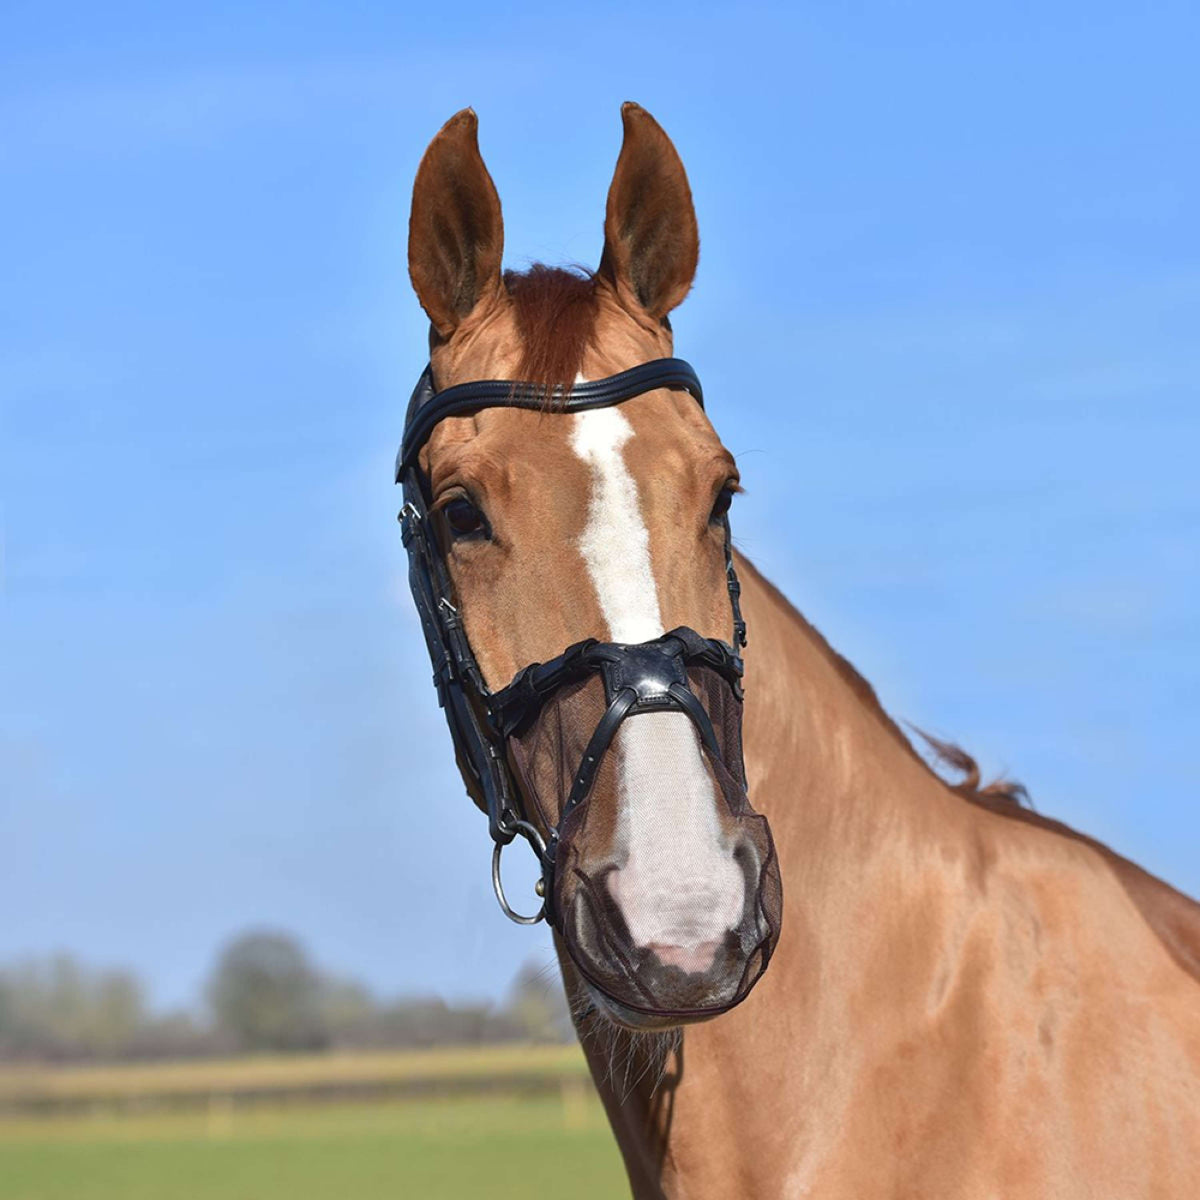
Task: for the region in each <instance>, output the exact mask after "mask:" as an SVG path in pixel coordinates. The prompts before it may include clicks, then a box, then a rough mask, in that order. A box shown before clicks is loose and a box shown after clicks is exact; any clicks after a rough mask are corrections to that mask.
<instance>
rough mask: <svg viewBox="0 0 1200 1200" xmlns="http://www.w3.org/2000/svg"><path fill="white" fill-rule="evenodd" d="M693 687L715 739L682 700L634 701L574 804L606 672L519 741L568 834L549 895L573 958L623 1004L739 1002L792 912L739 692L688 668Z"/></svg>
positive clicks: (523, 763) (539, 816)
mask: <svg viewBox="0 0 1200 1200" xmlns="http://www.w3.org/2000/svg"><path fill="white" fill-rule="evenodd" d="M687 682H688V685H689V688H690V690H691V692H692V693H693V695H694V696H695V697H696V698H697V699H698V700H699V702H700V704H701V705H702V707H703V709H704V713H705V714H706V715H707V717H708V720H709V721H710V722H711V725H712V736H713V739H714V740H715V746H711V745H708V744H706V739H705V737H704V736H703V735H702V732H701V730H700V729H699V727H698V725H697V723H696V721H695V719H694V717H693V716H692V715H690V714H689V713H687V712H686V711H684V710H683V708H682V707H672V708H669V709H664V708H662V707H658V708H655V709H654V710H652V711H646V710H643V709H642V708H638V707H635V708H634V709H633V710H632V711H631V712H630V713H629V715H628V716H626V718H625V719H624V720H623V721H622V722H621V724H620V725H619V726H618V728H617V732H616V734H615V736H614V737H613V739H612V741H611V743H610V745H609V746H608V747H607V749H606V750H605V751H604V752H603V753H602V754H601V755H600V756H599V761H598V764H596V766H595V776H594V778H593V779H592V781H591V786H590V788H589V789H588V790H587V792H586V793H585V794H584V795H583V796H582V798H578V797H577V802H576V803H574V804H573V805H571V806H570V807H567V806H566V798H567V796H568V794H569V793H570V791H571V789H572V786H573V785H574V784H576V782H577V779H578V776H579V773H580V768H581V766H582V765H583V764H584V761H585V757H586V755H587V754H588V752H589V748H591V749H593V750H594V747H592V746H591V742H592V737H593V734H594V732H595V730H596V728H597V725H598V724H599V723H600V721H601V719H602V718H603V716H604V714H605V711H606V709H607V708H608V704H609V702H610V699H611V697H610V696H608V695H606V691H605V685H604V682H603V680H602V679H601V677H600V676H599V675H591V676H589V677H587V678H584V679H582V680H577V681H575V682H573V683H570V684H567V685H565V686H562V687H560V688H559V689H557V690H556V691H555V692H554V694H553V695H552V696H551V697H550V698H549V699H548V700H547V702H546V703H545V704H544V705H543V707H542V708H541V710H540V711H539V712H538V714H537V716H536V717H535V718H534V719H533V720H532V722H531V723H530V724H529V725H528V727H527V728H525V729H523V730H521V731H519V732H517V733H516V734H514V735H513V736H512V737H511V738H510V741H509V754H510V759H511V762H512V765H513V768H514V772H515V774H516V776H517V778H518V780H519V782H520V786H521V791H522V793H523V795H524V797H525V799H526V802H527V804H528V806H529V811H530V813H531V815H533V814H535V815H536V818H535V819H536V820H537V821H538V822H539V823H541V824H542V826H543V827H544V828H545V829H555V828H557V830H558V841H557V846H556V849H555V857H554V872H553V888H552V894H551V895H550V896H549V897H548V898H547V899H548V900H549V906H550V910H551V913H552V915H553V918H554V923H555V925H556V926H557V928H558V930H559V932H560V934H561V935H562V937H563V939H564V941H565V943H566V946H567V949H568V951H569V952H570V955H571V957H572V959H573V960H574V962H575V965H576V966H577V968H578V969H579V971H580V972H581V974H582V975H583V976H584V977H585V978H586V979H587V980H588V981H590V982H591V983H592V984H593V985H594V986H595V987H597V988H598V989H599V990H600V991H601V992H603V993H604V994H605V995H606V996H608V997H609V998H611V999H612V1000H614V1001H616V1002H617V1003H618V1004H620V1005H622V1006H624V1007H626V1008H629V1009H632V1010H634V1011H637V1012H641V1013H646V1014H651V1015H660V1016H703V1015H709V1014H715V1013H718V1012H721V1011H724V1010H725V1009H727V1008H730V1007H732V1006H733V1005H735V1004H737V1003H738V1002H739V1001H740V1000H742V999H743V998H744V997H745V996H746V994H747V993H748V992H749V991H750V989H751V988H752V987H753V985H754V984H755V982H757V980H758V978H759V976H760V975H761V974H762V973H763V971H765V970H766V967H767V963H768V961H769V959H770V956H771V953H772V952H773V950H774V948H775V944H776V942H777V941H778V938H779V929H780V919H781V909H782V894H781V885H780V878H779V864H778V860H777V858H776V855H775V847H774V843H773V842H772V839H771V832H770V828H769V826H768V824H767V820H766V818H765V817H763V816H761V815H760V814H758V813H756V812H755V811H754V810H753V808H752V807H751V806H750V801H749V797H748V795H747V792H746V784H745V778H744V774H745V769H744V766H743V761H742V742H741V715H742V703H741V699H740V696H739V694H738V693H737V692H736V691H735V690H734V687H733V686H732V684H731V683H730V681H729V680H728V679H727V678H725V677H724V676H723V675H722V674H720V673H719V672H717V671H715V670H713V669H711V668H709V667H706V666H703V665H696V664H692V665H689V666H688V668H687Z"/></svg>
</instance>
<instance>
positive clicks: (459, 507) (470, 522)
mask: <svg viewBox="0 0 1200 1200" xmlns="http://www.w3.org/2000/svg"><path fill="white" fill-rule="evenodd" d="M442 512H443V513H444V514H445V517H446V524H447V525H449V526H450V532H451V533H452V534H454V536H455V537H456V538H460V537H472V536H474V535H476V534H480V533H486V532H487V521H486V519H485V518H484V515H483V513H481V512H480V511H479V509H477V508H476V507H475V505H474V504H472V503H471V501H470V500H467V499H465V498H460V499H458V500H451V501H450V503H449V504H447V505H445V506H444V507H443V508H442Z"/></svg>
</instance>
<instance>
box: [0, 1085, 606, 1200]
mask: <svg viewBox="0 0 1200 1200" xmlns="http://www.w3.org/2000/svg"><path fill="white" fill-rule="evenodd" d="M628 1194H629V1191H628V1187H627V1185H626V1183H625V1172H624V1169H623V1168H622V1166H621V1162H620V1158H619V1156H618V1154H617V1150H616V1146H615V1144H614V1143H613V1139H612V1135H611V1134H610V1133H609V1130H608V1125H607V1123H606V1121H605V1119H604V1114H603V1112H602V1110H601V1108H600V1105H599V1102H598V1101H597V1100H595V1099H594V1098H593V1097H591V1096H588V1095H586V1093H584V1094H581V1095H580V1096H579V1097H578V1098H577V1099H576V1100H575V1102H574V1103H573V1104H568V1105H564V1103H563V1101H562V1100H561V1099H559V1098H557V1097H556V1098H546V1099H536V1100H503V1099H499V1098H497V1099H488V1100H433V1101H425V1102H418V1101H405V1102H402V1103H380V1104H370V1105H340V1104H339V1105H321V1106H316V1107H311V1106H300V1107H294V1108H284V1109H275V1110H254V1109H252V1110H249V1111H239V1110H236V1109H224V1110H216V1111H211V1110H210V1111H208V1112H190V1113H169V1114H160V1115H154V1116H145V1117H139V1116H120V1117H89V1118H76V1117H70V1118H19V1119H18V1118H13V1119H9V1120H6V1121H3V1122H0V1197H3V1200H274V1198H275V1197H279V1198H280V1200H283V1198H286V1200H377V1198H379V1200H382V1198H384V1197H387V1198H388V1200H409V1198H411V1200H417V1198H419V1197H426V1196H428V1197H446V1198H448V1200H457V1198H459V1197H496V1198H497V1200H508V1198H510V1197H512V1198H516V1197H528V1196H535V1195H540V1196H555V1197H557V1196H569V1197H575V1198H578V1200H600V1198H601V1197H604V1198H608V1197H623V1196H628Z"/></svg>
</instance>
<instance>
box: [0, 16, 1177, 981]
mask: <svg viewBox="0 0 1200 1200" xmlns="http://www.w3.org/2000/svg"><path fill="white" fill-rule="evenodd" d="M453 11H454V21H453V23H450V22H448V21H446V20H444V19H443V18H442V17H440V16H439V15H438V14H437V12H435V9H434V7H432V6H428V5H423V6H411V10H410V9H409V8H407V7H406V6H403V5H388V6H382V5H353V6H352V5H331V4H330V5H316V4H310V5H303V4H290V5H286V6H284V5H278V6H272V5H263V4H253V3H250V4H247V3H240V4H237V5H233V4H229V5H220V4H212V5H205V6H203V7H202V8H201V7H192V8H188V9H184V8H183V7H181V6H166V7H164V6H162V5H158V4H154V5H149V4H147V5H130V4H120V3H115V4H107V5H102V6H95V5H83V4H71V3H66V4H58V5H44V4H39V5H33V4H11V3H10V4H8V5H7V6H6V9H5V17H4V34H3V37H2V38H0V127H2V128H3V130H4V134H3V137H2V138H0V216H2V218H3V219H2V221H0V261H3V263H4V278H5V281H6V285H7V286H5V287H4V288H3V291H2V293H0V397H2V400H3V424H2V426H0V438H2V440H0V502H2V506H3V508H2V512H3V581H2V582H3V626H2V635H0V637H2V640H0V655H2V657H0V662H2V671H3V681H2V682H3V688H2V691H0V764H2V772H3V773H2V776H0V781H2V787H3V792H2V793H0V855H2V856H3V857H2V860H0V861H2V863H3V867H2V869H0V911H3V912H4V913H5V914H6V915H7V919H6V920H5V921H3V922H0V960H3V959H6V958H9V957H11V956H14V955H17V954H21V953H25V952H34V951H44V950H49V949H53V948H56V947H63V948H70V949H73V950H76V951H78V952H80V953H82V954H84V955H86V956H87V957H89V958H91V959H93V960H96V961H100V962H125V963H129V964H131V965H133V966H135V967H137V968H138V969H139V970H140V971H142V972H143V973H144V975H145V976H146V978H147V979H148V980H149V981H150V983H151V984H152V989H153V996H154V998H155V999H156V1000H157V1001H158V1002H161V1003H182V1002H188V1001H190V1000H191V999H192V998H193V997H194V996H195V994H196V991H197V988H198V986H199V983H200V981H201V979H202V977H203V974H204V972H205V971H206V970H207V968H208V965H209V963H210V961H211V958H212V955H213V953H214V951H215V949H216V947H217V946H218V945H219V944H220V943H221V941H222V940H223V939H224V938H225V937H227V936H228V935H229V934H230V933H232V932H234V931H236V930H238V929H240V928H242V927H244V926H247V925H272V926H284V927H287V928H291V929H293V930H295V931H297V932H298V933H300V934H301V935H302V936H303V937H304V938H305V939H306V940H307V941H308V943H309V944H310V946H311V948H312V950H313V952H314V954H315V955H316V956H317V957H318V958H319V959H320V960H321V961H322V962H323V963H325V964H326V965H328V966H329V967H331V968H334V969H338V970H343V971H347V972H351V973H354V974H357V975H360V976H362V977H364V978H366V979H367V980H369V981H370V982H372V983H373V984H374V985H375V986H377V987H379V988H380V989H383V990H401V989H404V990H410V991H440V992H444V993H447V994H450V995H457V996H463V995H480V994H495V993H497V992H499V991H500V990H501V989H502V988H503V987H504V985H505V984H506V982H507V981H508V979H509V978H510V977H511V975H512V974H513V972H514V971H515V969H516V967H517V966H518V964H519V963H520V961H521V960H522V959H523V958H524V957H527V956H530V955H533V956H537V957H539V958H542V959H547V958H548V942H547V940H546V938H545V936H544V934H543V933H541V932H537V933H530V932H528V931H525V930H520V929H517V928H516V927H513V926H510V925H509V924H508V923H507V922H505V921H504V920H503V918H502V917H501V916H500V915H499V914H498V912H496V910H495V907H494V902H493V900H492V898H491V894H490V890H489V887H488V882H487V867H488V863H487V860H488V841H487V836H486V829H485V827H484V823H483V821H482V819H481V818H480V817H479V815H478V814H477V813H476V812H475V810H474V809H473V808H472V806H471V805H470V804H469V803H468V802H467V801H466V799H465V798H464V797H463V794H462V788H461V785H460V783H459V781H458V779H457V776H456V775H455V773H454V771H453V767H452V765H451V758H450V752H449V746H448V740H447V736H446V734H445V733H444V730H443V727H442V724H441V716H440V714H439V713H438V711H437V709H436V706H435V704H434V701H433V695H432V690H431V688H430V687H429V685H428V668H427V664H426V662H425V661H424V650H423V648H422V646H421V644H420V641H419V635H418V632H417V627H416V624H415V618H414V616H413V614H412V613H411V611H410V609H411V605H410V601H409V599H408V597H407V594H406V588H405V583H404V579H403V562H402V550H401V546H400V542H399V537H398V535H397V531H396V527H395V523H394V516H395V511H396V509H397V507H398V502H397V497H396V495H395V494H394V489H393V487H392V485H391V476H390V467H391V461H392V455H393V453H394V451H395V446H396V443H397V440H398V438H399V435H400V428H401V420H402V414H403V407H404V403H405V401H406V399H407V396H408V391H409V389H410V387H411V384H412V381H413V379H414V378H415V376H416V375H417V373H418V372H419V370H420V368H421V366H422V354H423V348H424V346H425V322H424V318H423V316H422V314H421V312H420V310H419V308H418V306H417V304H416V302H415V300H414V298H413V296H412V293H411V291H410V289H409V286H408V283H407V278H406V272H405V236H406V228H407V216H408V194H409V188H410V187H411V181H412V176H413V172H414V170H415V168H416V164H417V161H418V159H419V157H420V154H421V152H422V150H423V148H424V146H425V144H426V143H427V142H428V140H429V138H430V137H431V136H432V135H433V133H434V132H435V131H436V130H437V128H438V126H439V125H440V124H441V122H442V121H443V120H444V119H445V118H446V117H448V116H449V115H450V114H451V113H453V112H454V111H456V110H457V109H458V108H460V107H463V106H464V105H467V104H470V105H473V106H474V107H475V108H476V110H477V111H478V113H479V115H480V121H481V141H482V146H483V150H484V154H485V157H486V158H487V160H488V163H489V165H490V167H491V169H492V172H493V175H494V177H495V179H496V182H497V185H498V187H499V190H500V194H501V198H502V201H503V203H504V206H505V217H506V237H507V247H508V254H507V258H508V261H509V263H510V264H511V265H514V266H522V265H525V264H526V263H528V262H529V261H531V260H534V259H543V260H546V261H550V262H583V263H594V262H595V261H596V259H597V257H598V254H599V249H600V227H601V220H602V213H603V203H604V195H605V192H606V189H607V185H608V180H609V176H610V174H611V170H612V165H613V162H614V161H615V157H616V153H617V150H618V147H619V138H620V121H619V115H618V109H619V105H620V102H621V101H622V100H625V99H636V100H638V101H640V102H641V103H642V104H644V105H645V106H646V107H648V108H649V109H650V110H651V111H652V112H653V113H655V115H656V116H657V117H658V118H659V119H660V121H661V122H662V123H663V125H664V126H665V127H666V128H667V130H668V132H669V133H670V134H671V135H672V136H673V138H674V139H675V141H676V144H677V145H678V147H679V149H680V151H681V153H682V155H683V158H684V161H685V163H686V165H687V167H688V170H689V173H690V175H691V179H692V184H693V190H694V192H695V196H696V203H697V210H698V214H699V219H700V228H701V236H702V256H701V268H700V273H699V277H698V279H697V284H696V288H695V291H694V292H693V295H692V296H691V298H690V299H689V300H688V301H687V303H686V304H685V306H684V307H683V308H682V309H681V310H679V312H678V313H677V314H676V320H675V326H676V331H677V347H678V351H679V353H681V354H682V355H683V356H684V357H687V358H689V359H690V360H691V361H692V362H693V363H694V364H695V365H696V367H697V369H698V370H699V372H700V374H701V376H702V378H704V380H705V386H706V392H707V395H708V397H709V402H710V411H711V413H712V415H713V417H714V419H715V421H716V423H717V426H718V428H719V429H720V430H721V431H722V433H723V434H724V436H725V440H726V442H727V443H728V444H729V446H730V448H731V449H732V450H733V451H734V452H735V453H737V454H738V456H739V460H740V462H741V466H742V471H743V476H744V479H745V482H746V485H747V488H748V491H747V494H746V495H745V496H744V497H741V498H739V500H738V504H737V507H736V511H735V514H734V517H735V532H736V533H737V535H738V538H739V541H740V543H741V545H742V547H743V549H744V550H745V551H746V552H747V553H749V554H750V556H751V557H752V558H754V559H755V560H756V561H757V562H758V563H759V565H760V566H761V567H762V568H763V569H764V570H765V571H766V572H767V573H768V574H769V575H770V576H771V577H772V578H773V579H774V580H775V581H776V582H777V583H779V584H780V585H781V586H782V587H783V588H784V589H785V591H787V592H788V594H789V595H790V596H791V597H792V598H793V599H794V600H795V601H796V603H797V604H798V605H799V606H800V607H801V609H802V610H803V611H804V612H805V613H806V614H807V615H808V616H809V617H810V618H811V619H812V620H813V621H814V622H815V623H816V624H817V625H818V626H819V627H820V628H821V629H822V630H823V631H824V632H825V633H826V634H827V635H828V636H829V637H830V638H831V640H832V641H833V642H834V644H835V645H836V646H837V647H838V648H839V649H840V650H841V651H843V652H844V653H845V654H847V655H848V657H850V658H851V660H852V661H854V662H855V663H856V664H857V665H858V666H859V668H860V669H861V670H863V672H864V673H865V674H866V675H867V676H868V677H869V678H870V679H872V681H873V682H874V683H875V684H876V686H877V688H878V690H879V692H880V694H881V697H882V698H883V700H884V702H885V704H886V705H887V706H888V707H889V709H890V710H891V711H892V712H893V713H894V714H896V715H897V716H900V717H904V718H907V719H909V720H912V721H913V722H915V723H917V724H920V725H922V726H924V727H927V728H930V729H931V730H934V731H936V732H938V733H940V734H943V735H945V736H949V737H953V738H955V739H956V740H958V741H960V742H961V743H962V744H963V745H965V746H966V747H967V748H968V749H970V750H972V751H973V752H975V753H976V754H977V755H978V756H979V758H980V759H981V762H982V763H983V765H984V767H985V769H987V770H989V771H992V772H995V771H999V770H1002V769H1004V770H1009V771H1011V772H1012V773H1013V774H1014V775H1016V776H1017V777H1019V778H1021V779H1023V780H1024V781H1025V782H1026V783H1027V784H1028V786H1029V787H1030V790H1031V792H1032V794H1033V796H1034V798H1035V801H1036V802H1037V804H1038V806H1039V807H1040V808H1041V809H1042V811H1044V812H1047V813H1050V814H1052V815H1055V816H1058V817H1060V818H1062V819H1065V820H1067V821H1069V822H1071V823H1074V824H1076V825H1078V826H1080V827H1082V828H1084V829H1086V830H1087V831H1089V832H1091V833H1092V834H1094V835H1096V836H1098V837H1100V838H1102V839H1104V840H1106V841H1109V842H1110V843H1112V844H1113V845H1114V846H1115V847H1116V848H1118V849H1120V850H1121V851H1123V852H1125V853H1127V854H1129V855H1130V856H1132V857H1134V858H1135V859H1137V860H1139V861H1140V862H1142V863H1143V864H1144V865H1146V866H1147V867H1148V868H1150V869H1151V870H1154V871H1156V872H1158V873H1161V874H1162V875H1164V876H1165V877H1166V878H1168V879H1169V880H1171V881H1172V882H1174V883H1176V884H1177V885H1178V886H1181V887H1183V888H1185V889H1187V890H1189V891H1191V892H1192V893H1193V894H1195V893H1200V861H1198V860H1200V855H1198V853H1197V851H1198V850H1200V805H1198V804H1197V800H1198V798H1197V796H1196V795H1195V783H1194V778H1195V769H1194V764H1193V761H1192V751H1193V750H1194V748H1195V745H1196V730H1197V717H1198V716H1200V687H1198V679H1200V614H1198V608H1200V606H1198V604H1197V601H1198V599H1200V586H1198V585H1200V555H1198V553H1197V545H1198V537H1197V528H1198V518H1200V486H1198V485H1197V482H1196V455H1197V448H1198V447H1200V348H1198V339H1197V336H1196V334H1197V329H1200V237H1198V233H1197V229H1198V224H1197V220H1196V213H1197V211H1198V210H1200V166H1198V165H1197V164H1198V161H1200V160H1198V156H1197V154H1196V145H1197V133H1198V130H1197V124H1198V121H1197V113H1198V112H1200V84H1198V82H1197V75H1196V72H1195V61H1194V55H1195V47H1196V45H1197V42H1198V39H1200V16H1198V14H1197V11H1196V9H1195V7H1194V6H1192V5H1184V4H1179V5H1168V4H1160V5H1152V6H1148V7H1145V8H1141V9H1138V10H1136V11H1135V10H1134V9H1132V8H1130V7H1129V6H1128V5H1115V4H1100V5H1097V4H1095V3H1089V4H1086V5H1085V4H1078V5H1074V4H1052V5H1009V6H1005V7H1004V8H1003V10H997V11H992V12H984V11H982V10H979V9H978V8H977V7H975V6H965V7H964V6H962V5H924V6H920V7H913V6H901V5H888V4H838V5H833V4H812V5H808V6H805V7H804V8H803V10H802V11H800V12H797V11H796V10H795V6H787V7H786V8H785V7H782V6H781V7H779V8H769V7H759V8H756V7H754V6H750V7H747V6H736V8H735V7H734V6H711V5H704V4H688V5H675V4H660V5H656V6H654V7H653V8H652V9H651V8H647V7H646V6H641V5H638V6H633V5H630V6H619V5H611V6H605V5H592V6H589V7H588V10H587V12H586V13H584V12H579V13H577V14H576V13H574V12H572V11H571V10H568V9H567V8H566V7H565V6H553V7H549V6H547V7H541V6H525V7H521V8H519V9H518V10H517V11H515V12H513V11H510V12H504V13H501V12H499V11H498V9H497V6H495V5H482V4H477V3H475V2H474V0H466V2H465V3H461V4H458V5H456V6H455V7H454V10H453Z"/></svg>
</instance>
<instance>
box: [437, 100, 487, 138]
mask: <svg viewBox="0 0 1200 1200" xmlns="http://www.w3.org/2000/svg"><path fill="white" fill-rule="evenodd" d="M478 128H479V117H478V116H477V115H476V112H475V110H474V109H473V108H471V107H469V106H468V107H467V108H460V109H459V110H458V112H456V113H455V114H454V116H452V117H451V118H450V120H448V121H447V122H446V123H445V125H443V126H442V132H443V133H458V132H459V131H462V132H465V133H474V132H475V130H476V129H478Z"/></svg>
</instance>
